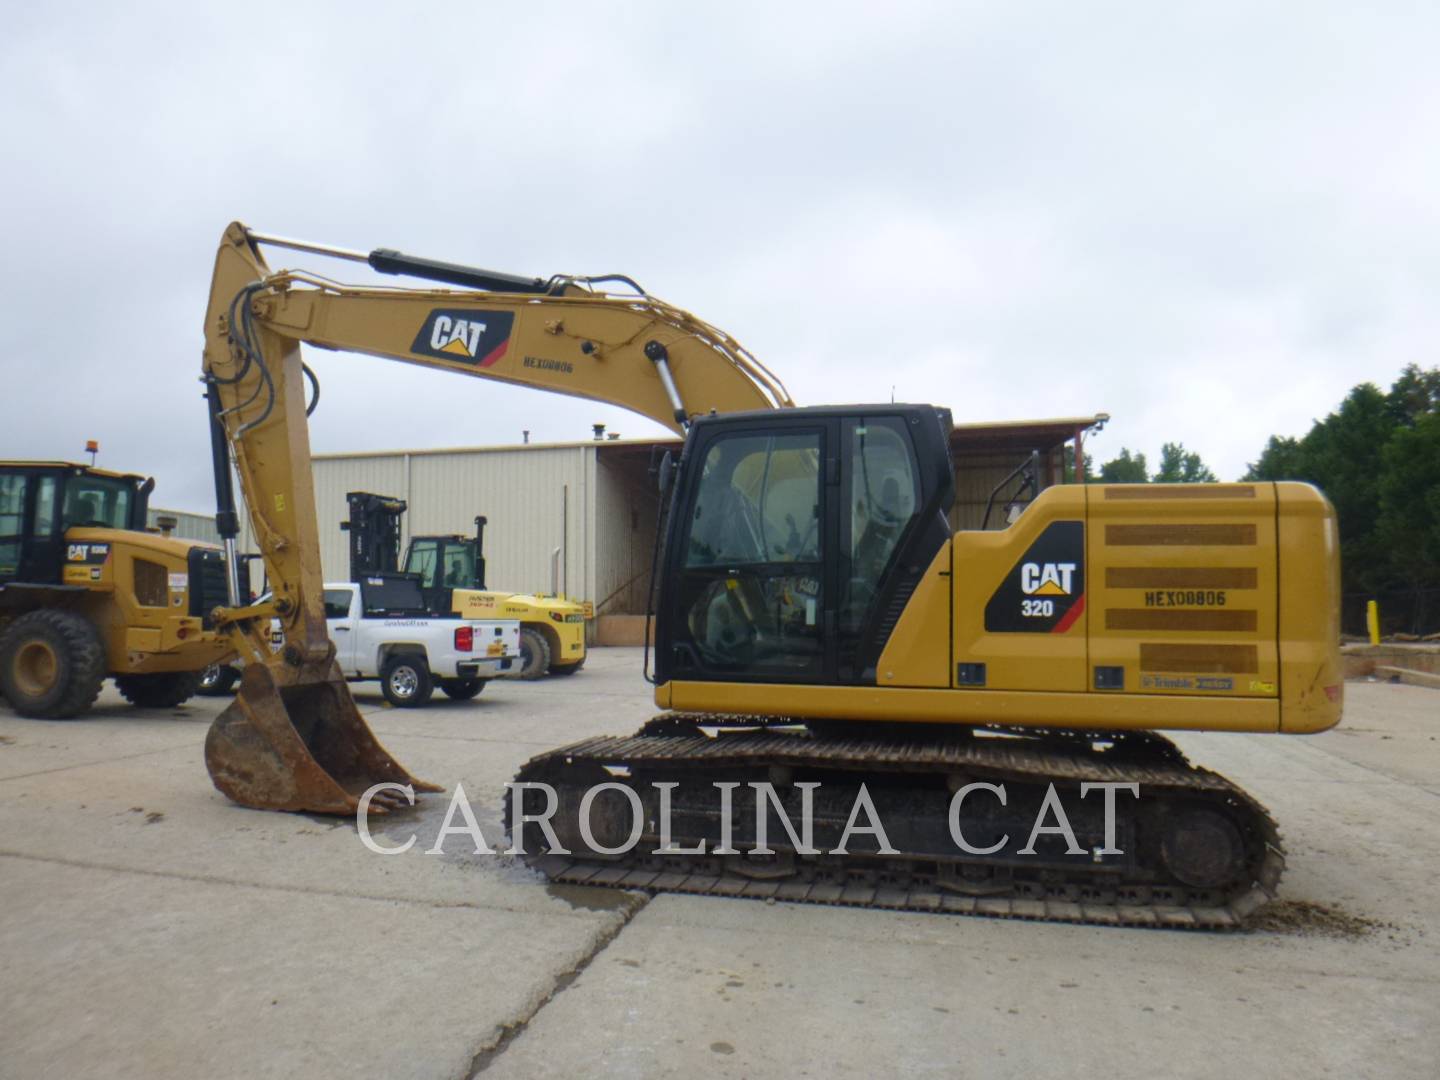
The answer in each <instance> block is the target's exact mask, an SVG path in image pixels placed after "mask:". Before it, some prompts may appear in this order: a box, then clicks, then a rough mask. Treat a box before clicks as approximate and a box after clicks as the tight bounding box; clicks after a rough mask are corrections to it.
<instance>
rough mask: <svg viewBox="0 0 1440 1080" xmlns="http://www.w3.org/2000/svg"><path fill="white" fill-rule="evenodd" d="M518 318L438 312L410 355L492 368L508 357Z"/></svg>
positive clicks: (487, 313)
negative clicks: (506, 355) (497, 362)
mask: <svg viewBox="0 0 1440 1080" xmlns="http://www.w3.org/2000/svg"><path fill="white" fill-rule="evenodd" d="M514 325H515V316H514V315H513V314H512V313H511V312H508V311H450V310H446V309H443V308H436V309H435V310H434V311H432V312H430V314H429V315H428V316H426V318H425V324H424V325H423V326H422V327H421V328H420V332H419V333H418V334H416V335H415V344H413V345H411V346H410V351H411V352H413V353H416V354H418V355H420V356H434V357H437V358H438V359H441V360H458V361H459V362H460V363H462V364H474V365H475V366H476V367H489V366H490V365H491V364H493V363H495V361H497V360H499V359H500V358H501V357H502V356H504V355H505V350H506V349H507V348H508V347H509V345H510V331H511V329H512V328H513V327H514Z"/></svg>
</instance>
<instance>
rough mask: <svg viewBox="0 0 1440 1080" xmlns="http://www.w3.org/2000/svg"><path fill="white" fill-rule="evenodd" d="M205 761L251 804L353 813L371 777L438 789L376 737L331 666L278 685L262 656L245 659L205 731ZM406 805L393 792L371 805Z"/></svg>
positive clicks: (220, 784) (229, 792) (218, 779)
mask: <svg viewBox="0 0 1440 1080" xmlns="http://www.w3.org/2000/svg"><path fill="white" fill-rule="evenodd" d="M205 767H206V768H207V769H209V770H210V779H211V780H213V781H214V782H215V786H216V787H217V788H219V789H220V791H221V792H222V793H223V794H224V795H226V796H227V797H228V798H230V799H232V800H233V801H235V802H237V803H239V804H240V805H241V806H249V807H253V808H255V809H257V810H303V811H308V812H310V813H316V814H353V813H355V812H356V810H357V808H358V807H359V804H360V796H361V795H363V794H364V793H365V791H366V790H367V789H368V788H370V787H372V786H374V785H375V784H383V783H393V784H403V785H409V786H411V787H413V788H414V789H415V791H416V792H421V791H443V790H444V789H443V788H442V787H440V786H439V785H437V784H429V783H426V782H425V781H423V780H416V779H415V778H414V777H413V776H411V775H410V774H409V773H408V772H406V771H405V770H404V769H403V768H401V767H400V765H399V764H398V763H397V762H396V761H395V759H394V758H392V757H391V756H390V755H389V754H388V753H387V752H386V750H385V748H384V747H383V746H381V745H380V743H379V741H378V740H377V739H376V738H375V736H374V734H373V733H372V732H371V731H370V728H369V727H368V726H367V725H366V723H365V721H364V720H363V719H362V718H361V716H360V711H359V709H357V708H356V707H355V699H354V698H353V697H351V695H350V688H349V687H348V686H347V685H346V684H345V681H344V679H342V678H341V676H340V672H339V669H338V668H335V667H333V666H332V668H331V672H330V676H329V678H327V679H326V680H324V681H323V682H311V683H302V684H300V685H298V686H286V687H282V686H279V685H278V684H277V683H276V681H275V676H274V674H273V673H272V672H271V671H270V669H269V668H268V667H266V666H265V665H264V664H248V665H246V667H245V671H244V673H243V674H242V675H241V677H240V689H239V692H238V693H236V695H235V701H234V703H233V704H232V705H230V707H229V708H227V709H226V710H225V711H224V712H223V713H221V714H220V715H219V716H218V717H217V718H216V719H215V722H214V723H213V724H211V725H210V732H209V734H208V735H207V736H206V738H205ZM404 805H407V803H406V800H405V799H404V798H403V797H402V796H399V795H397V794H395V793H393V792H390V793H380V794H379V795H377V796H376V797H375V798H374V799H373V800H372V801H371V803H370V810H371V812H373V813H384V812H385V811H386V810H387V809H391V808H395V807H398V806H404Z"/></svg>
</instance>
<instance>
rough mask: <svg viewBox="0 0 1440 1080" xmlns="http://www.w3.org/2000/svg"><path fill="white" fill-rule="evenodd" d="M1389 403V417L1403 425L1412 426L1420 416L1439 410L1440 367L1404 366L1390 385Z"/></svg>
mask: <svg viewBox="0 0 1440 1080" xmlns="http://www.w3.org/2000/svg"><path fill="white" fill-rule="evenodd" d="M1389 404H1390V417H1391V419H1392V420H1393V421H1394V422H1395V423H1396V424H1397V425H1403V426H1405V427H1414V426H1415V424H1416V422H1417V421H1418V420H1419V419H1420V418H1421V417H1423V416H1428V415H1430V414H1431V413H1435V412H1440V368H1431V369H1430V370H1429V371H1425V370H1424V369H1423V368H1421V367H1420V366H1419V365H1418V364H1411V365H1409V366H1408V367H1406V369H1405V370H1404V371H1402V372H1401V373H1400V377H1399V378H1398V379H1396V380H1395V384H1394V385H1393V386H1391V387H1390V402H1389Z"/></svg>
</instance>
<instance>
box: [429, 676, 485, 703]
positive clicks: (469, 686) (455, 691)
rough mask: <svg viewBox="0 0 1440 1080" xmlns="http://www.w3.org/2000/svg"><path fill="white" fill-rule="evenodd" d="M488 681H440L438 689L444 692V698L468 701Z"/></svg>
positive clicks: (483, 687) (482, 688)
mask: <svg viewBox="0 0 1440 1080" xmlns="http://www.w3.org/2000/svg"><path fill="white" fill-rule="evenodd" d="M489 681H490V680H489V679H441V680H440V689H441V690H443V691H445V696H446V697H448V698H451V699H453V700H455V701H469V700H470V699H471V698H473V697H474V696H475V695H476V694H478V693H480V691H481V690H484V689H485V684H486V683H487V682H489Z"/></svg>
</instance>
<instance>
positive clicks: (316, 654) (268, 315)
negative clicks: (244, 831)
mask: <svg viewBox="0 0 1440 1080" xmlns="http://www.w3.org/2000/svg"><path fill="white" fill-rule="evenodd" d="M262 246H272V247H281V248H288V249H291V250H298V251H303V252H309V253H312V254H323V255H328V256H332V257H335V258H340V259H349V260H352V261H363V262H365V263H367V264H368V265H370V266H371V267H372V268H373V269H375V270H377V271H379V272H382V273H398V274H406V275H409V276H413V277H420V278H424V279H427V280H430V281H435V282H442V283H444V284H446V285H450V286H455V288H448V289H425V290H414V289H399V288H355V287H351V286H346V285H341V284H338V283H336V282H334V281H331V280H329V279H327V278H324V277H320V276H318V275H316V274H313V273H308V272H305V271H300V270H287V271H279V272H273V271H272V270H271V269H270V267H269V265H268V264H267V263H266V261H265V258H264V257H263V255H262V254H261V247H262ZM611 281H618V282H619V283H621V284H623V285H627V286H630V287H634V283H633V282H632V281H630V280H629V279H628V278H623V277H618V276H610V277H607V278H603V279H602V278H593V279H587V278H580V277H564V276H561V277H554V278H549V279H540V278H522V277H516V276H514V275H509V274H498V273H494V272H491V271H485V270H478V269H474V268H470V267H463V266H456V265H453V264H449V263H441V262H435V261H432V260H426V259H418V258H414V257H411V256H407V255H402V254H401V253H399V252H395V251H390V250H385V249H381V250H376V251H373V252H370V253H369V254H365V253H361V252H355V251H349V250H346V249H341V248H332V247H327V246H323V245H318V244H309V243H304V242H300V241H294V240H287V239H284V238H281V237H275V236H269V235H265V234H260V233H255V232H252V231H251V230H249V229H247V228H246V227H245V226H244V225H241V224H239V223H234V224H231V225H230V226H229V227H228V228H227V229H226V230H225V233H224V236H223V237H222V239H221V242H220V247H219V250H218V251H217V253H216V256H215V269H214V275H213V278H212V281H211V289H210V302H209V308H208V310H207V312H206V318H205V358H204V373H205V380H206V382H207V396H208V399H209V403H210V412H211V416H212V422H213V429H212V437H213V440H214V451H215V477H216V490H217V496H218V500H219V504H220V505H219V513H218V515H217V520H218V522H219V523H220V526H221V532H222V536H223V537H224V538H225V540H226V543H227V549H229V551H230V553H231V555H232V558H231V560H230V562H231V565H234V563H235V560H234V558H233V555H234V537H235V535H236V533H237V531H238V521H237V518H236V514H235V509H234V500H233V497H232V496H231V495H230V464H231V460H230V459H231V457H232V456H233V464H234V468H235V471H236V473H237V474H238V476H239V480H240V486H241V490H242V492H243V494H244V496H245V504H246V508H247V510H248V512H249V515H250V520H251V523H252V526H253V529H254V534H255V537H256V541H257V543H258V545H259V547H260V553H261V556H262V557H263V559H264V561H265V568H266V571H267V575H268V579H269V581H270V583H271V595H270V596H269V598H268V599H267V600H265V601H264V602H262V603H256V604H250V605H248V606H242V604H241V597H240V596H239V595H238V587H237V583H236V582H235V581H234V579H233V578H232V583H231V596H230V604H229V606H228V607H227V608H224V609H221V611H219V612H218V613H217V614H218V621H219V623H220V625H222V626H223V627H225V628H226V629H227V630H228V632H229V633H230V634H231V636H232V637H233V639H234V640H235V642H236V647H237V649H238V651H239V652H240V654H241V656H242V657H244V658H245V659H247V661H248V663H247V665H246V668H245V672H244V675H243V676H242V678H241V682H240V690H239V693H238V694H237V696H236V699H235V702H234V704H233V705H231V706H230V707H229V708H228V709H226V710H225V712H224V713H223V714H222V715H221V716H220V717H219V718H218V719H217V720H216V722H215V724H214V726H213V727H212V729H211V731H210V735H209V738H208V739H207V744H206V762H207V766H208V767H209V770H210V774H211V777H212V778H213V779H214V781H215V783H216V786H217V787H219V788H220V790H221V791H223V792H224V793H225V794H226V795H228V796H229V797H230V798H232V799H234V800H235V801H236V802H239V803H241V804H243V805H246V806H252V807H257V808H263V809H275V810H309V811H315V812H321V813H351V812H354V810H355V809H356V807H357V806H358V804H359V798H360V796H361V795H362V794H363V793H364V792H365V791H366V790H367V789H369V788H370V787H372V786H373V785H374V784H377V783H385V782H388V783H394V784H399V785H401V786H406V785H410V786H413V787H415V788H416V789H417V790H426V789H429V790H438V789H436V788H434V786H433V785H426V784H424V783H422V782H420V781H417V780H416V779H415V778H414V777H412V776H410V775H409V773H407V772H406V771H405V770H404V769H402V768H401V767H400V766H399V765H398V764H397V763H396V762H395V761H394V759H393V758H391V757H390V755H389V754H388V753H387V752H386V751H385V750H384V749H383V747H381V746H380V744H379V743H378V742H377V741H376V739H375V738H374V736H373V734H371V732H370V730H369V728H368V727H367V726H366V724H365V722H364V721H363V719H361V717H360V714H359V712H358V710H357V709H356V707H355V702H354V699H353V698H352V697H351V695H350V692H349V689H348V687H347V685H346V683H345V680H344V678H343V676H342V674H341V672H340V670H339V668H338V667H337V665H336V664H335V660H334V647H333V645H332V644H331V643H330V640H329V637H328V635H327V632H326V626H325V614H324V608H323V603H322V581H321V567H320V555H319V532H318V524H317V521H316V514H315V497H314V487H313V484H312V483H311V480H310V470H311V465H310V443H309V434H308V430H307V423H306V417H307V415H308V409H313V408H314V404H315V401H314V399H313V398H312V400H311V402H310V404H309V405H308V407H307V403H306V393H307V381H306V376H307V375H308V374H309V373H308V369H307V368H305V366H304V364H303V363H302V361H301V356H300V345H301V344H302V343H304V344H308V345H314V346H318V347H320V348H326V349H335V350H343V351H348V352H359V353H368V354H371V355H375V356H381V357H385V358H387V359H392V360H399V361H402V362H405V363H411V364H416V365H419V366H422V367H429V368H438V369H442V370H446V371H452V372H455V373H457V374H463V375H470V376H475V377H478V378H484V379H493V380H497V381H500V382H506V383H512V384H517V385H523V386H529V387H533V388H537V389H542V390H549V391H552V392H555V393H560V394H568V395H571V396H574V397H583V398H589V399H592V400H596V401H603V402H607V403H610V404H616V405H621V406H623V407H625V408H628V409H630V410H632V411H634V412H636V413H639V414H640V415H642V416H647V417H649V418H651V419H652V420H655V421H656V422H657V423H660V424H662V425H664V426H665V427H668V428H670V429H671V430H673V431H677V432H678V431H684V430H685V429H686V428H687V427H688V426H689V423H690V420H691V418H692V417H695V416H698V415H703V414H706V413H709V412H711V411H716V412H725V413H729V412H736V411H743V410H754V409H773V408H782V407H788V406H791V405H793V404H794V403H793V402H792V401H791V400H790V397H789V394H788V393H787V392H786V390H785V388H784V386H783V385H782V384H781V382H780V380H779V379H777V378H776V377H775V376H774V375H773V374H771V373H770V372H769V371H768V370H766V368H765V367H764V366H763V365H762V364H760V363H759V362H758V361H757V360H756V359H755V358H754V357H753V356H751V355H750V353H749V352H747V351H746V350H745V349H744V347H742V346H741V345H740V344H739V343H738V342H736V341H735V340H734V339H732V338H731V337H729V335H727V334H725V333H724V332H723V331H721V330H718V329H716V328H715V327H713V326H711V325H709V324H708V323H705V322H703V321H702V320H700V319H697V318H696V317H695V316H693V315H691V314H689V313H688V312H685V311H682V310H681V309H679V308H676V307H673V306H672V305H669V304H667V303H665V302H664V301H662V300H658V299H656V298H655V297H653V296H649V295H648V294H645V293H644V292H642V291H640V290H639V289H638V288H634V292H633V293H627V294H620V295H616V294H611V293H608V292H603V291H600V289H599V288H598V286H599V285H600V284H602V283H606V282H611ZM481 290H485V291H481ZM310 383H311V384H312V385H313V386H314V393H315V394H316V395H318V393H319V386H318V383H315V382H314V379H313V376H311V377H310ZM272 617H273V618H278V619H279V620H280V622H281V624H282V628H283V632H284V637H285V645H284V648H283V649H281V650H280V651H279V652H273V653H272V652H271V650H270V649H269V647H268V638H269V634H270V620H271V619H272ZM396 798H397V797H396V796H393V795H385V796H382V797H381V798H379V799H377V800H376V801H375V802H373V803H372V804H371V806H372V807H373V808H375V809H377V810H382V811H383V810H384V809H385V808H386V806H387V805H394V802H395V799H396Z"/></svg>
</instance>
